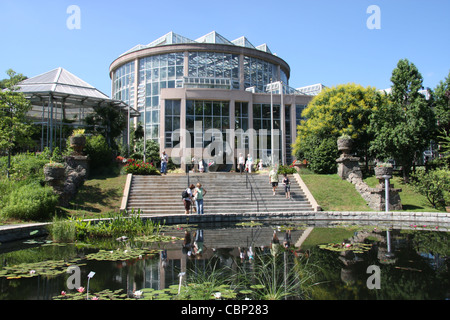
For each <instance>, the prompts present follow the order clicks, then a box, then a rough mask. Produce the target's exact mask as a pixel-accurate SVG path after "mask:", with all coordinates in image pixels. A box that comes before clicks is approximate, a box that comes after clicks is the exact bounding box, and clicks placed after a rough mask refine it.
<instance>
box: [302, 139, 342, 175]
mask: <svg viewBox="0 0 450 320" xmlns="http://www.w3.org/2000/svg"><path fill="white" fill-rule="evenodd" d="M309 151H310V152H308V154H305V156H306V158H307V159H308V161H309V168H310V169H311V170H313V171H314V172H315V173H319V174H331V173H336V171H337V164H336V159H337V158H338V149H337V146H336V141H335V139H333V138H328V139H323V140H322V141H320V143H319V144H318V145H317V146H316V147H315V148H311V149H310V150H309Z"/></svg>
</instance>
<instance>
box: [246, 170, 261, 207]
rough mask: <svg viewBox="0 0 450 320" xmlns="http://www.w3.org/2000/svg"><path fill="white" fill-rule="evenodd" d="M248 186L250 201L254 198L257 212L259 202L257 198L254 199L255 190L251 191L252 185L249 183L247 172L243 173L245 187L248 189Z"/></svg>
mask: <svg viewBox="0 0 450 320" xmlns="http://www.w3.org/2000/svg"><path fill="white" fill-rule="evenodd" d="M249 184H250V201H252V202H253V196H255V200H256V212H259V201H258V198H257V197H256V193H255V190H254V189H253V185H252V182H251V181H250V179H249V178H248V171H246V172H245V187H246V188H247V189H248V185H249Z"/></svg>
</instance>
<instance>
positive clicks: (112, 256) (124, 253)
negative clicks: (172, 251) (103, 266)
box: [85, 248, 159, 261]
mask: <svg viewBox="0 0 450 320" xmlns="http://www.w3.org/2000/svg"><path fill="white" fill-rule="evenodd" d="M158 253H159V250H155V249H139V248H127V249H121V248H119V249H117V250H100V251H98V252H96V253H90V254H88V255H86V257H85V258H86V259H87V260H97V261H126V260H131V259H143V258H145V257H149V256H155V255H157V254H158Z"/></svg>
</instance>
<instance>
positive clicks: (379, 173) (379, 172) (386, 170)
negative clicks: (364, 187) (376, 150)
mask: <svg viewBox="0 0 450 320" xmlns="http://www.w3.org/2000/svg"><path fill="white" fill-rule="evenodd" d="M374 170H375V177H376V178H377V179H378V180H382V179H384V178H383V176H391V177H392V173H393V168H392V165H391V164H387V163H383V164H377V166H376V167H375V168H374Z"/></svg>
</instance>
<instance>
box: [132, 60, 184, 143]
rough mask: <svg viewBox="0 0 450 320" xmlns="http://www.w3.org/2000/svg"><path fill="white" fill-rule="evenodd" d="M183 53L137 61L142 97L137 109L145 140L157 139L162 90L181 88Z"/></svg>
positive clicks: (140, 95) (140, 94)
mask: <svg viewBox="0 0 450 320" xmlns="http://www.w3.org/2000/svg"><path fill="white" fill-rule="evenodd" d="M183 73H184V53H182V52H180V53H169V54H163V55H156V56H151V57H146V58H142V59H140V60H139V90H138V95H139V97H142V100H141V103H140V104H138V109H139V111H140V112H141V118H140V121H141V122H142V123H144V110H145V123H146V131H147V132H146V134H147V139H153V140H156V141H157V139H158V138H159V115H160V105H159V95H160V92H161V89H163V88H179V87H182V86H183Z"/></svg>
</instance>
